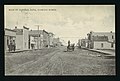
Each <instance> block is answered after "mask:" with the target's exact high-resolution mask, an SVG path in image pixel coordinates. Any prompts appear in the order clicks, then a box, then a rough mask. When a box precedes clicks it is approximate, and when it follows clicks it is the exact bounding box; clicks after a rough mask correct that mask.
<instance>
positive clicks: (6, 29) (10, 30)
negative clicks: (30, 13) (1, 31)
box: [5, 28, 16, 32]
mask: <svg viewBox="0 0 120 81" xmlns="http://www.w3.org/2000/svg"><path fill="white" fill-rule="evenodd" d="M5 30H7V31H12V32H16V31H15V30H12V29H8V28H5Z"/></svg>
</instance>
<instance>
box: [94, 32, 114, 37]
mask: <svg viewBox="0 0 120 81" xmlns="http://www.w3.org/2000/svg"><path fill="white" fill-rule="evenodd" d="M110 34H115V32H92V35H101V36H103V35H110Z"/></svg>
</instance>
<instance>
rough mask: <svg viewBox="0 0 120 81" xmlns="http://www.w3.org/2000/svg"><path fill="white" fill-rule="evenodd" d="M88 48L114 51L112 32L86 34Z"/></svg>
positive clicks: (113, 34) (113, 35)
mask: <svg viewBox="0 0 120 81" xmlns="http://www.w3.org/2000/svg"><path fill="white" fill-rule="evenodd" d="M88 40H90V47H91V48H94V49H115V33H114V32H112V31H111V32H90V34H88Z"/></svg>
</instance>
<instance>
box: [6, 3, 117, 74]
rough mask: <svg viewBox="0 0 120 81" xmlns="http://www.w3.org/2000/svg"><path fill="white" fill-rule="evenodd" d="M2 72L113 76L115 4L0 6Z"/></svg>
mask: <svg viewBox="0 0 120 81" xmlns="http://www.w3.org/2000/svg"><path fill="white" fill-rule="evenodd" d="M4 32H5V34H4V51H5V55H4V58H5V60H4V61H5V64H4V65H5V76H14V75H17V76H23V75H27V76H36V75H37V76H43V75H45V76H47V75H53V76H54V75H62V76H64V75H79V76H84V75H91V76H94V75H98V76H99V75H116V66H115V65H116V61H115V60H116V59H115V56H116V55H115V45H116V42H115V5H4Z"/></svg>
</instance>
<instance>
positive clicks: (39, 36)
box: [29, 30, 49, 49]
mask: <svg viewBox="0 0 120 81" xmlns="http://www.w3.org/2000/svg"><path fill="white" fill-rule="evenodd" d="M31 37H33V39H32V40H34V41H35V42H34V48H35V49H40V48H44V47H48V46H49V33H48V32H47V31H45V30H31V31H29V39H30V38H31ZM29 41H31V39H30V40H29ZM30 46H31V43H29V47H30Z"/></svg>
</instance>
